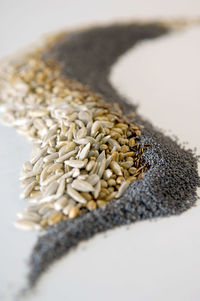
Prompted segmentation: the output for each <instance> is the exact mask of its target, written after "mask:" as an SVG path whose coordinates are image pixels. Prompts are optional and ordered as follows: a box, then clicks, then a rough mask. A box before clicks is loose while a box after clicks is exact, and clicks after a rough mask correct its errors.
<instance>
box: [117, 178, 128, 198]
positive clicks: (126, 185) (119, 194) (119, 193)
mask: <svg viewBox="0 0 200 301" xmlns="http://www.w3.org/2000/svg"><path fill="white" fill-rule="evenodd" d="M129 185H130V182H129V181H125V182H123V183H122V184H121V186H120V188H119V190H118V192H117V194H116V196H115V197H116V198H120V197H121V196H122V194H123V193H124V191H125V190H126V189H127V188H128V187H129Z"/></svg>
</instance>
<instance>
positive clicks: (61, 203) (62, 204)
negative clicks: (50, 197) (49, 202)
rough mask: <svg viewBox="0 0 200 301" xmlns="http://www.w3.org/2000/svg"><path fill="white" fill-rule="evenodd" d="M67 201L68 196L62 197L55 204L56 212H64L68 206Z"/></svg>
mask: <svg viewBox="0 0 200 301" xmlns="http://www.w3.org/2000/svg"><path fill="white" fill-rule="evenodd" d="M67 201H68V199H67V196H62V197H61V198H60V199H58V200H57V201H56V202H55V203H54V208H55V210H57V211H59V210H62V209H63V208H64V207H65V206H66V205H67Z"/></svg>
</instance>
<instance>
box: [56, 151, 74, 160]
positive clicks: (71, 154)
mask: <svg viewBox="0 0 200 301" xmlns="http://www.w3.org/2000/svg"><path fill="white" fill-rule="evenodd" d="M76 153H77V150H73V151H71V152H69V153H67V154H65V155H63V156H61V157H60V158H58V159H57V160H56V162H57V163H59V162H63V161H65V160H67V159H69V158H71V157H72V156H73V155H75V154H76Z"/></svg>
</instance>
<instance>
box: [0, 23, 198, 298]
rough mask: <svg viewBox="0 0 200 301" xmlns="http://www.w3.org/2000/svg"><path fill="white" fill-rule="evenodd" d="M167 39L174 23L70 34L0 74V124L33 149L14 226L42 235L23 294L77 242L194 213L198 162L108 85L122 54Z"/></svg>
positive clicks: (11, 65)
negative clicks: (24, 202)
mask: <svg viewBox="0 0 200 301" xmlns="http://www.w3.org/2000/svg"><path fill="white" fill-rule="evenodd" d="M169 32H172V29H171V27H170V22H169V23H168V24H167V25H166V24H165V25H164V24H163V23H162V22H157V23H156V22H155V23H148V22H145V23H142V22H139V23H137V22H135V23H132V24H131V23H129V24H128V23H127V24H113V25H109V26H100V27H93V28H87V29H85V30H77V31H75V30H74V31H73V32H67V33H64V34H63V35H61V36H60V39H54V38H53V39H51V42H50V44H48V45H47V47H46V48H45V49H40V50H39V51H38V54H37V55H36V56H35V54H34V56H33V55H31V56H29V57H27V56H26V58H24V57H23V58H20V63H19V60H18V61H16V60H14V62H11V63H10V64H7V63H6V66H5V68H4V69H3V68H1V69H0V70H1V71H2V72H1V71H0V72H1V74H0V94H1V95H0V101H1V102H2V104H4V106H5V107H6V111H5V112H4V115H3V119H4V121H5V122H6V123H9V124H11V125H13V126H15V127H16V128H17V130H18V131H19V132H21V133H23V134H25V135H27V136H28V137H29V139H30V140H31V142H32V143H33V146H34V148H33V156H32V158H31V160H30V162H26V163H25V164H24V168H23V172H22V175H21V181H22V182H23V183H24V184H23V185H25V186H24V189H23V193H22V197H26V198H28V200H29V202H30V203H29V206H28V210H26V212H25V213H21V214H20V216H19V218H20V220H19V221H18V224H20V223H21V224H22V225H21V227H23V228H26V229H37V228H41V227H46V226H47V225H48V227H46V228H45V230H44V231H43V232H42V233H41V235H39V237H38V240H37V242H36V244H35V247H34V249H33V251H32V254H31V258H30V271H29V275H28V281H29V282H28V289H29V288H33V287H34V286H35V285H36V284H37V282H38V280H39V278H40V276H41V275H42V274H43V273H44V272H45V271H46V270H47V269H48V267H49V266H50V265H51V264H52V263H53V262H54V261H56V260H57V259H59V258H60V257H62V256H64V255H66V254H67V253H68V252H69V251H71V249H72V248H74V247H76V246H77V245H78V244H79V243H80V242H81V241H83V240H87V239H90V238H92V237H93V236H94V235H96V234H97V233H101V232H102V231H107V230H110V229H113V228H115V227H118V226H121V225H129V224H131V223H134V222H137V221H142V220H146V219H152V218H157V217H166V216H170V215H178V214H181V213H182V212H184V211H186V210H188V209H189V208H191V207H192V206H193V205H194V204H195V201H196V200H197V194H196V190H197V187H198V186H199V184H200V182H199V176H198V169H197V163H198V159H197V157H196V155H194V153H193V152H192V151H191V150H185V149H184V148H182V147H181V146H180V145H178V144H177V142H176V141H174V140H172V139H171V138H169V137H167V136H165V135H164V134H163V133H162V132H159V131H158V130H157V129H155V128H154V127H153V126H152V125H151V124H150V123H149V122H147V121H145V120H144V119H143V118H142V117H141V116H139V114H138V113H137V107H136V106H135V105H134V104H130V103H129V102H128V101H127V100H126V99H125V98H124V97H123V96H122V95H120V94H119V93H118V92H117V91H116V90H115V89H114V87H112V86H111V84H110V81H109V75H110V68H111V66H112V65H113V64H114V62H115V61H116V60H117V59H118V57H119V56H120V55H121V54H123V53H124V52H125V51H127V50H128V49H129V48H130V47H134V46H135V45H137V43H139V42H141V41H143V40H146V39H149V40H150V39H155V38H158V37H160V36H163V35H166V34H168V33H169ZM38 55H39V56H38ZM55 62H56V65H55ZM57 65H58V66H59V67H60V69H59V68H57ZM34 70H37V72H36V71H34ZM44 70H45V72H44ZM44 83H45V84H44ZM88 85H89V87H88ZM92 91H95V93H94V92H92ZM96 93H100V95H99V94H96ZM104 100H106V103H105V102H104ZM115 103H117V105H115ZM120 109H121V110H122V113H121V111H120ZM97 112H98V113H97ZM132 112H134V113H132ZM125 116H126V117H125ZM105 117H106V119H105ZM127 118H128V119H127ZM169 118H170V117H169ZM129 120H130V121H129ZM138 124H142V125H143V126H144V128H143V127H141V126H138ZM111 132H112V134H111ZM64 133H65V134H64ZM112 135H114V136H112ZM127 153H128V154H127ZM86 162H87V163H86ZM149 166H150V168H148V167H149ZM136 179H137V181H136ZM131 182H132V183H131ZM130 183H131V184H130ZM108 191H109V194H108V193H107V192H108ZM110 198H113V199H111V200H110ZM51 206H52V207H51ZM50 207H51V208H50ZM23 214H25V217H23V218H22V215H23ZM41 217H42V219H41ZM75 217H76V218H75ZM51 225H52V226H51ZM131 239H134V237H132V238H131ZM133 256H134V254H133ZM97 257H98V255H97ZM133 269H134V267H133ZM20 300H21V299H20Z"/></svg>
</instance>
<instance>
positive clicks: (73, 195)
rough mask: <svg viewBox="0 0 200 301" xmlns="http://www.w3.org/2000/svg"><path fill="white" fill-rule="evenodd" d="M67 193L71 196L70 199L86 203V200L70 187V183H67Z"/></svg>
mask: <svg viewBox="0 0 200 301" xmlns="http://www.w3.org/2000/svg"><path fill="white" fill-rule="evenodd" d="M67 193H68V195H69V196H71V198H72V199H74V200H75V201H77V202H78V203H81V204H86V202H87V201H86V200H85V199H84V197H83V196H82V195H81V194H80V193H79V192H78V191H76V190H75V189H73V188H72V186H71V184H68V185H67Z"/></svg>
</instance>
